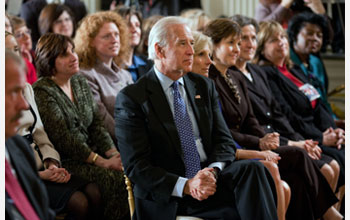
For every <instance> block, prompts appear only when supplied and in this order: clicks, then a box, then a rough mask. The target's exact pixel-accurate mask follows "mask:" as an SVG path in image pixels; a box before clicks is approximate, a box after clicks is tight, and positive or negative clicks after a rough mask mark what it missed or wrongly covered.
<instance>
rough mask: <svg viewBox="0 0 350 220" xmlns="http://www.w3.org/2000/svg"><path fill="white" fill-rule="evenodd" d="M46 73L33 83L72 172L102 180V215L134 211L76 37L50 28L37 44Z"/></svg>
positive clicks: (51, 133)
mask: <svg viewBox="0 0 350 220" xmlns="http://www.w3.org/2000/svg"><path fill="white" fill-rule="evenodd" d="M36 55H37V63H36V64H37V67H38V70H39V74H40V76H41V78H40V80H38V81H37V83H35V85H33V88H34V92H35V100H36V102H37V105H38V109H39V113H40V115H41V118H42V122H43V124H44V127H45V130H46V132H47V134H48V136H49V138H50V140H51V141H52V143H53V144H54V146H55V147H56V149H57V151H58V152H59V153H60V155H61V161H62V165H63V166H64V167H66V168H67V170H69V172H71V173H74V174H76V175H77V176H81V177H82V178H84V179H87V180H89V181H93V182H95V183H97V184H98V186H99V188H100V191H101V197H102V202H103V207H104V217H101V219H121V218H123V217H125V216H126V215H127V214H128V203H127V192H126V189H125V186H124V184H123V182H124V180H123V172H122V164H121V160H120V155H119V152H118V151H117V149H116V148H115V146H114V144H113V141H112V139H111V137H110V135H109V134H108V132H107V131H106V129H105V128H104V126H103V122H102V120H101V119H100V116H99V113H98V109H97V106H96V103H95V102H94V99H93V96H92V94H91V90H90V87H89V85H88V84H87V81H86V79H85V78H84V77H83V76H80V75H78V74H77V73H78V72H79V62H78V56H77V54H76V53H75V52H74V43H73V41H72V40H71V39H70V38H68V37H66V36H63V35H58V34H53V33H48V34H45V35H44V36H42V37H41V38H40V39H39V41H38V44H37V48H36Z"/></svg>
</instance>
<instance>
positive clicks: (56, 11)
mask: <svg viewBox="0 0 350 220" xmlns="http://www.w3.org/2000/svg"><path fill="white" fill-rule="evenodd" d="M65 11H66V12H67V13H68V14H69V16H70V18H71V19H72V23H73V33H72V36H74V34H75V19H74V15H73V13H72V11H71V10H70V8H69V7H67V6H65V5H63V4H48V5H46V6H45V7H44V8H43V9H42V10H41V12H40V16H39V22H38V25H39V32H40V35H44V34H46V33H48V32H53V31H52V26H53V24H54V22H55V21H56V20H57V19H58V18H59V17H60V16H61V14H62V13H63V12H65Z"/></svg>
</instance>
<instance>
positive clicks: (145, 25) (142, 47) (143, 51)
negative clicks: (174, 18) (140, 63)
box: [136, 15, 164, 58]
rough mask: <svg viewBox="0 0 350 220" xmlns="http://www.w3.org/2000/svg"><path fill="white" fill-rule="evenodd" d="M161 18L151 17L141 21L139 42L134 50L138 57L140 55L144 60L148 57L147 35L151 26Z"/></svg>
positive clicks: (158, 16)
mask: <svg viewBox="0 0 350 220" xmlns="http://www.w3.org/2000/svg"><path fill="white" fill-rule="evenodd" d="M163 17H164V16H163V15H152V16H150V17H148V18H146V19H144V20H143V21H142V35H141V41H140V44H139V46H138V47H137V49H136V50H137V53H138V54H139V55H142V56H144V57H145V58H147V57H148V35H149V33H150V32H151V29H152V27H153V25H154V24H155V23H157V21H159V20H160V19H161V18H163Z"/></svg>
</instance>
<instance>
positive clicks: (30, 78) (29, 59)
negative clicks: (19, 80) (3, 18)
mask: <svg viewBox="0 0 350 220" xmlns="http://www.w3.org/2000/svg"><path fill="white" fill-rule="evenodd" d="M10 22H11V24H12V31H13V32H12V34H13V35H14V36H15V38H16V41H17V42H18V45H19V48H20V51H21V55H22V57H23V58H24V61H25V63H26V65H27V68H28V71H27V82H28V83H30V84H33V83H34V82H35V81H36V80H37V79H38V77H37V75H36V69H35V67H34V61H35V60H34V57H35V56H34V52H33V50H32V47H33V45H32V38H31V36H30V33H31V31H30V30H29V29H28V28H27V25H26V23H25V22H24V20H23V19H22V18H19V17H16V16H11V17H10Z"/></svg>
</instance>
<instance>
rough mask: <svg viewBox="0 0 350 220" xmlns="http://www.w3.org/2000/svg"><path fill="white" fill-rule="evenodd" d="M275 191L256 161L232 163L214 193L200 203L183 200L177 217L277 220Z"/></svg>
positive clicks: (269, 176) (268, 177)
mask: <svg viewBox="0 0 350 220" xmlns="http://www.w3.org/2000/svg"><path fill="white" fill-rule="evenodd" d="M276 201H277V198H276V191H275V184H274V181H273V179H272V177H271V175H270V173H269V171H268V170H267V169H266V168H265V167H264V165H262V164H261V163H260V162H258V161H253V160H242V161H235V162H233V163H231V164H230V165H229V166H227V167H226V168H225V169H224V170H223V171H222V172H221V173H220V175H219V178H218V182H217V192H216V193H215V194H214V195H213V196H211V197H209V198H208V199H207V200H204V201H197V200H195V199H193V198H192V197H189V196H186V197H185V198H184V199H182V200H181V202H179V207H178V212H177V213H178V215H190V216H196V217H200V218H203V219H230V220H236V219H237V220H240V219H241V220H256V219H261V220H263V219H266V220H274V219H276V220H277V210H276Z"/></svg>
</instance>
